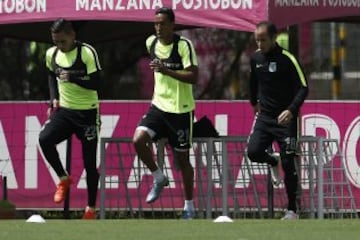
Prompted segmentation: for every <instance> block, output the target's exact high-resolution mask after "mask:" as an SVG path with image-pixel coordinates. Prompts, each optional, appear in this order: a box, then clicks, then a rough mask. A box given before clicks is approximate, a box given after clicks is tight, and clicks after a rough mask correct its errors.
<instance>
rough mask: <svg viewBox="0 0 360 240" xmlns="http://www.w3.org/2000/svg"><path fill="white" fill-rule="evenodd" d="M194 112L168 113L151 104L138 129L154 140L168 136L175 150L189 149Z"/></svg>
mask: <svg viewBox="0 0 360 240" xmlns="http://www.w3.org/2000/svg"><path fill="white" fill-rule="evenodd" d="M193 118H194V112H193V111H191V112H187V113H168V112H164V111H162V110H160V109H158V108H157V107H156V106H154V105H151V106H150V108H149V110H148V112H147V113H146V114H145V115H144V116H143V118H142V119H141V120H140V123H139V124H138V127H137V129H141V130H144V131H146V132H147V133H148V134H149V135H150V137H151V138H152V139H153V141H156V140H159V139H161V138H166V139H167V140H168V143H169V144H170V146H171V147H173V148H174V149H175V150H179V151H181V150H187V149H189V148H190V147H191V143H192V128H193Z"/></svg>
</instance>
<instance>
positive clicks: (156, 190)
mask: <svg viewBox="0 0 360 240" xmlns="http://www.w3.org/2000/svg"><path fill="white" fill-rule="evenodd" d="M166 186H169V179H168V178H167V177H165V176H164V179H163V180H162V181H161V182H159V183H158V182H156V181H154V184H153V186H152V188H151V190H150V192H149V193H148V195H147V197H146V202H147V203H152V202H154V201H155V200H156V199H158V198H159V196H160V193H161V191H162V190H163V188H164V187H166Z"/></svg>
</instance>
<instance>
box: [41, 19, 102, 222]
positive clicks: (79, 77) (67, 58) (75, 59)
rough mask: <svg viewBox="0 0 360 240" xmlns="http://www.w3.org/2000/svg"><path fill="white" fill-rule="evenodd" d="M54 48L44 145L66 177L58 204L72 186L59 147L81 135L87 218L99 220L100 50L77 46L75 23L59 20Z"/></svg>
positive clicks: (49, 64)
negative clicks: (97, 152) (97, 214)
mask: <svg viewBox="0 0 360 240" xmlns="http://www.w3.org/2000/svg"><path fill="white" fill-rule="evenodd" d="M51 37H52V40H53V42H54V45H55V46H53V47H51V48H49V49H48V50H47V52H46V67H47V68H48V70H49V71H48V73H49V74H48V83H49V90H50V107H49V109H48V116H49V119H48V120H47V121H46V123H45V125H44V127H43V129H42V130H41V132H40V136H39V143H40V147H41V149H42V152H43V153H44V156H45V158H46V160H47V161H48V162H49V164H50V165H51V167H52V168H53V169H54V170H55V172H56V174H57V175H58V177H59V178H60V182H59V184H58V185H57V189H56V192H55V195H54V202H55V203H61V202H63V201H64V199H65V197H66V193H67V191H68V188H69V187H70V184H71V183H72V178H71V176H69V175H68V173H67V172H66V171H65V170H64V167H63V166H62V164H61V161H60V158H59V154H58V152H57V150H56V145H57V144H58V143H60V142H62V141H64V140H66V139H67V138H69V137H70V136H71V135H72V134H74V133H75V135H76V136H77V138H78V139H79V140H80V141H81V144H82V154H83V164H84V168H85V170H86V183H87V192H88V202H87V206H86V208H85V212H84V215H83V219H95V218H96V213H95V206H96V197H97V189H98V180H99V174H98V171H97V168H96V151H97V143H98V133H99V127H100V117H99V100H98V93H97V91H98V88H99V83H100V74H99V73H100V70H101V66H100V64H99V59H98V55H97V53H96V51H95V49H94V48H93V47H92V46H90V45H88V44H86V43H81V42H78V41H76V33H75V31H74V29H73V25H72V23H71V22H69V21H67V20H65V19H58V20H56V21H55V22H54V23H53V24H52V26H51Z"/></svg>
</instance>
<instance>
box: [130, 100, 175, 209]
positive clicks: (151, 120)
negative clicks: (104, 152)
mask: <svg viewBox="0 0 360 240" xmlns="http://www.w3.org/2000/svg"><path fill="white" fill-rule="evenodd" d="M162 114H163V112H162V111H160V110H159V109H157V108H156V107H155V106H151V107H150V109H149V111H148V112H147V113H146V115H145V116H144V117H143V118H142V119H141V121H140V123H139V125H138V126H137V128H136V130H135V133H134V136H133V144H134V147H135V150H136V153H137V155H138V157H139V158H140V159H141V161H142V162H143V163H144V164H145V165H146V166H147V167H148V168H149V170H150V171H151V173H152V175H153V177H154V183H153V186H152V189H151V190H150V192H149V193H148V195H147V197H146V202H147V203H152V202H154V201H155V200H157V199H158V198H159V196H160V193H161V191H162V189H163V188H164V187H165V186H168V185H169V181H168V179H167V177H166V176H165V175H164V174H163V172H162V171H161V169H160V168H159V167H158V166H157V164H156V162H155V160H154V157H153V152H152V149H151V143H152V140H154V141H155V140H157V139H160V138H161V137H163V136H164V133H163V129H164V128H166V126H165V124H164V123H163V117H162V116H161V115H162Z"/></svg>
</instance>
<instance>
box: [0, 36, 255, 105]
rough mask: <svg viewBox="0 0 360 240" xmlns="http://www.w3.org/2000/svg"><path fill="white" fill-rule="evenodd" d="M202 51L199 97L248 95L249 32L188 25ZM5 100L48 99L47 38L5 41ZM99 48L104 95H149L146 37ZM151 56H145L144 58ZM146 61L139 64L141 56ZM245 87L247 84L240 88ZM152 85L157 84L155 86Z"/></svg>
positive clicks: (0, 88) (0, 91)
mask: <svg viewBox="0 0 360 240" xmlns="http://www.w3.org/2000/svg"><path fill="white" fill-rule="evenodd" d="M184 34H185V35H186V36H188V37H189V38H190V39H191V40H192V41H193V42H194V45H195V48H196V49H197V52H198V55H199V64H200V81H199V83H198V85H197V87H196V92H195V96H196V98H197V99H229V98H230V99H234V98H239V97H240V98H242V94H239V93H240V92H243V91H244V89H245V88H244V87H242V86H243V84H241V82H244V79H240V78H239V76H240V75H241V74H240V72H239V71H240V57H241V54H242V52H243V51H244V49H245V47H246V45H247V43H248V41H249V36H250V34H249V33H244V32H236V31H230V30H218V29H192V30H186V31H184ZM0 44H1V45H0V46H1V48H0V57H1V59H3V61H2V64H0V100H47V99H48V98H49V97H48V96H49V94H48V85H47V84H48V83H47V78H46V76H47V75H46V68H45V63H44V59H45V53H46V49H47V48H48V47H49V46H50V45H49V44H46V43H36V42H26V41H21V40H14V39H2V40H1V41H0ZM93 45H94V47H95V48H96V49H97V50H98V54H99V58H100V62H101V64H102V67H103V69H104V71H103V72H102V87H101V90H100V93H99V95H100V98H101V99H149V98H151V96H144V95H143V93H142V86H144V87H146V88H152V86H151V85H144V83H143V81H142V79H144V78H145V77H150V78H152V76H148V74H152V73H151V72H150V71H147V69H148V66H147V64H146V61H147V59H148V53H147V52H146V49H145V39H144V38H135V39H131V41H129V40H119V41H112V42H104V43H97V44H93ZM144 59H145V61H144ZM141 61H142V63H143V64H139V62H141ZM240 88H242V89H240ZM151 90H152V89H151Z"/></svg>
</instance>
